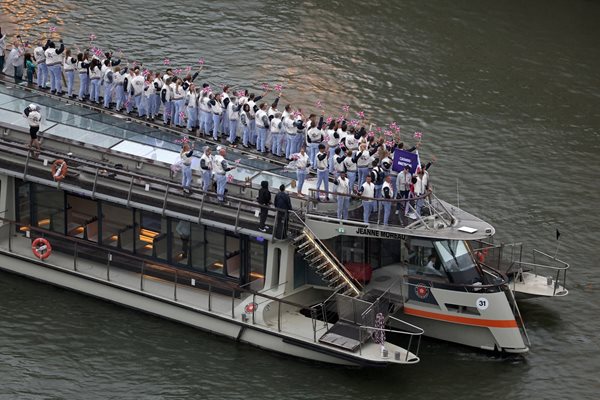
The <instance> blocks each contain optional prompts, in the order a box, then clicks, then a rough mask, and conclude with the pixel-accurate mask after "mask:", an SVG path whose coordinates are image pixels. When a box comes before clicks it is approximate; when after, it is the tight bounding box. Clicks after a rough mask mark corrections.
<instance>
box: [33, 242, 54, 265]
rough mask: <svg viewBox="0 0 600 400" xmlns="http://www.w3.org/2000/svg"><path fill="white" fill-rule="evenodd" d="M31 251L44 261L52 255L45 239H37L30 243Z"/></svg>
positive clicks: (50, 247)
mask: <svg viewBox="0 0 600 400" xmlns="http://www.w3.org/2000/svg"><path fill="white" fill-rule="evenodd" d="M31 251H33V255H35V256H36V257H37V258H39V259H40V260H45V259H46V258H48V257H50V254H52V246H51V245H50V242H49V241H48V240H47V239H44V238H37V239H35V240H34V241H33V243H31Z"/></svg>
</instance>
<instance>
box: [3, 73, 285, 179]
mask: <svg viewBox="0 0 600 400" xmlns="http://www.w3.org/2000/svg"><path fill="white" fill-rule="evenodd" d="M0 82H1V83H3V84H4V83H12V81H11V80H10V79H9V77H8V76H6V75H1V74H0ZM16 87H17V88H18V89H21V90H24V91H26V92H31V93H36V94H41V95H43V96H45V97H48V98H52V99H54V100H59V101H61V100H62V101H64V98H61V97H59V96H56V95H53V94H51V93H49V92H44V91H41V90H38V89H36V88H35V87H19V86H16ZM69 102H70V103H72V104H75V105H77V106H79V107H81V108H85V109H89V110H93V111H97V112H98V113H99V114H107V115H111V116H115V118H122V114H120V113H118V112H116V111H113V110H107V109H104V108H102V107H100V106H95V105H94V104H92V103H83V102H80V101H78V100H69ZM48 107H50V108H52V106H48ZM61 111H62V110H61ZM128 118H129V119H131V120H133V121H135V122H137V123H140V124H150V125H152V126H154V127H155V128H158V129H159V130H160V131H164V132H168V133H170V134H173V135H177V136H178V137H179V138H181V137H190V136H192V135H190V134H189V133H188V132H187V131H185V132H182V131H179V130H177V129H174V128H172V127H165V126H163V125H162V124H160V123H152V122H148V121H146V120H143V119H142V118H140V119H138V118H137V117H135V116H129V117H128ZM60 123H62V122H60ZM63 124H64V123H63ZM2 125H4V124H3V123H2V122H1V121H0V126H2ZM65 125H66V124H65ZM9 127H10V129H14V130H18V129H19V130H22V132H25V130H23V129H22V128H21V127H19V126H16V125H10V126H9ZM120 129H123V128H120ZM56 139H63V138H60V137H57V138H56ZM197 142H205V143H207V144H211V145H215V146H216V145H221V146H227V144H223V143H221V142H219V141H214V140H212V137H202V138H198V140H197ZM237 151H240V152H241V153H242V154H248V155H251V156H253V157H257V158H260V159H263V160H265V161H269V162H270V163H273V164H275V165H277V166H278V167H281V168H285V167H286V166H287V163H285V162H284V161H282V160H276V159H275V160H274V159H271V158H268V157H265V156H264V155H262V154H261V153H259V152H250V151H245V150H243V149H239V148H238V149H237ZM133 157H136V158H139V159H141V157H138V156H133Z"/></svg>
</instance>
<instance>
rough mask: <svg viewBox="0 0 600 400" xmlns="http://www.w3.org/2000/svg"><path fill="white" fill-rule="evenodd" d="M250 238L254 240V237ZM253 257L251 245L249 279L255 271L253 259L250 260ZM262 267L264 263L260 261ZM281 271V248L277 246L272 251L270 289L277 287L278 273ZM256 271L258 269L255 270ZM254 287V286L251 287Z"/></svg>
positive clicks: (264, 249)
mask: <svg viewBox="0 0 600 400" xmlns="http://www.w3.org/2000/svg"><path fill="white" fill-rule="evenodd" d="M252 240H254V238H252ZM263 247H264V248H263V257H265V256H264V253H265V252H266V246H263ZM253 257H254V251H253V250H252V245H251V246H250V265H251V267H250V268H251V272H250V279H252V274H253V272H254V271H255V267H254V264H255V263H254V261H252V258H253ZM262 265H263V268H264V265H265V263H264V262H263V263H262ZM280 271H281V249H279V248H275V250H274V251H273V270H272V275H271V287H270V289H275V288H277V286H279V273H280ZM257 272H258V271H257ZM252 289H254V288H252ZM254 290H260V289H254Z"/></svg>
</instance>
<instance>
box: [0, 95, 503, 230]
mask: <svg viewBox="0 0 600 400" xmlns="http://www.w3.org/2000/svg"><path fill="white" fill-rule="evenodd" d="M30 103H36V104H40V105H41V106H42V115H43V121H42V126H41V129H40V132H41V134H40V136H41V137H43V146H42V147H43V152H42V157H41V159H39V160H34V159H32V158H30V156H29V152H28V151H27V147H26V145H25V144H26V143H28V137H29V136H28V125H27V121H26V119H25V118H23V116H22V110H23V109H24V108H25V107H26V106H27V105H28V104H30ZM0 127H1V128H3V133H4V135H3V136H2V137H1V138H0V149H1V151H0V170H2V171H3V172H5V173H7V174H9V175H12V176H16V177H19V178H25V179H30V180H37V181H38V182H39V183H44V184H47V185H49V186H56V185H57V183H56V182H54V181H53V179H52V177H51V174H50V166H49V165H48V161H49V162H50V163H51V162H52V161H53V159H55V158H63V159H65V160H66V161H67V163H68V164H69V169H70V171H71V174H69V176H67V179H65V181H63V182H62V183H61V186H62V188H63V189H64V190H67V191H72V192H76V193H80V194H84V195H88V196H92V197H99V196H105V197H110V198H111V200H112V201H115V202H119V203H123V204H125V205H128V206H136V207H142V208H145V209H148V210H153V211H156V212H161V213H163V214H164V213H167V212H172V213H175V214H177V215H178V216H180V217H181V216H182V215H185V216H186V219H188V220H190V221H199V220H203V223H206V222H208V220H211V221H212V223H213V224H219V225H226V226H229V227H232V226H233V227H235V229H236V230H238V229H245V230H249V231H252V232H253V234H258V235H262V236H264V237H266V238H269V239H272V236H271V235H269V234H261V233H258V231H257V228H258V224H257V218H256V216H255V212H256V209H257V207H258V205H257V204H256V201H255V199H256V195H257V191H258V188H259V187H260V182H261V181H265V180H266V181H268V182H269V185H270V188H271V190H272V191H273V193H275V192H276V188H278V187H279V186H280V185H282V184H283V185H285V187H286V190H287V191H288V193H289V194H290V196H291V198H292V205H293V208H294V209H295V210H296V211H297V214H298V215H299V216H300V217H301V218H303V219H304V221H305V222H306V224H307V225H308V226H309V227H310V228H311V229H312V230H313V231H314V232H315V233H316V234H317V236H319V237H321V238H323V239H327V238H330V237H333V236H337V235H353V236H368V237H380V238H390V239H392V238H395V237H397V236H396V235H409V236H421V237H429V238H439V239H456V240H478V239H484V238H487V237H490V236H492V235H493V234H494V228H493V227H492V226H491V225H490V224H488V223H486V222H485V221H482V220H481V219H479V218H477V217H475V216H474V215H472V214H469V213H467V212H465V211H463V210H461V209H459V208H457V207H454V206H452V205H450V204H448V203H446V202H444V201H442V200H439V199H438V198H437V197H436V196H435V195H432V196H430V197H429V198H428V199H427V200H426V207H425V208H426V209H427V210H428V213H429V215H428V216H426V217H417V218H416V219H414V220H413V219H408V218H406V217H403V216H397V215H395V214H393V215H392V217H391V219H390V224H389V225H388V226H384V225H383V222H382V219H383V218H382V217H383V213H382V212H381V213H380V212H378V211H376V212H375V213H373V215H372V216H371V218H370V220H369V224H365V223H364V222H363V220H362V207H361V200H360V199H358V198H356V197H355V198H353V199H352V201H351V206H350V210H351V211H350V215H349V218H348V220H344V221H342V220H339V219H337V217H336V203H335V202H334V201H330V202H326V201H318V200H316V199H315V196H314V187H315V181H316V179H314V178H310V177H309V179H308V180H307V183H306V185H305V192H306V193H307V194H309V196H308V197H307V198H304V199H303V198H300V197H298V196H296V195H295V193H296V190H295V178H296V175H295V173H294V172H293V171H289V170H287V169H286V168H285V166H286V163H284V162H282V159H278V158H276V157H272V156H265V155H264V154H260V153H258V152H254V151H252V150H247V149H240V148H231V147H229V148H228V154H227V156H226V158H227V159H228V160H229V161H230V163H234V164H236V165H237V168H236V169H234V170H232V171H231V174H230V176H229V178H230V183H229V184H228V196H227V198H228V200H229V201H228V203H227V204H225V205H218V204H215V203H212V202H211V201H210V200H211V199H214V194H209V195H208V196H204V194H203V193H201V191H200V190H199V185H198V184H197V182H196V181H194V184H193V186H195V187H196V189H197V190H195V194H193V195H191V196H184V195H183V193H181V191H180V190H179V180H177V179H174V177H173V176H172V172H171V169H170V166H171V164H172V163H173V162H175V160H176V159H177V158H178V155H179V151H180V148H181V143H182V140H189V141H190V145H192V146H193V148H194V149H196V150H198V153H199V154H200V153H201V151H202V148H203V147H204V146H207V145H208V146H215V145H217V144H220V145H223V146H227V144H226V142H220V143H217V142H214V141H213V140H212V139H207V138H204V137H201V138H196V137H193V136H189V134H188V133H187V132H186V131H180V130H176V129H171V128H166V127H163V126H162V125H159V124H154V123H148V122H146V121H142V120H139V121H138V120H136V119H135V118H131V119H128V118H125V117H124V116H123V115H120V114H117V113H113V112H110V111H107V110H104V109H102V108H98V107H94V106H90V105H89V104H82V103H79V102H77V101H73V100H67V99H64V98H60V97H57V96H52V95H50V94H48V93H46V92H39V91H37V90H32V89H29V88H26V87H23V86H18V85H14V84H0ZM44 159H46V160H47V161H44ZM283 161H285V160H283ZM192 168H193V170H194V171H195V173H197V172H198V169H199V158H198V157H194V160H193V163H192ZM331 187H333V185H332V186H331ZM331 190H332V191H333V189H331ZM380 201H381V200H380ZM392 202H393V203H395V204H393V205H392V207H393V209H396V207H395V206H396V204H397V203H398V202H399V200H392ZM269 222H270V223H271V224H274V223H275V222H274V220H273V219H270V221H269Z"/></svg>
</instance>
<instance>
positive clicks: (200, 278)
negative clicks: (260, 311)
mask: <svg viewBox="0 0 600 400" xmlns="http://www.w3.org/2000/svg"><path fill="white" fill-rule="evenodd" d="M0 221H2V222H4V223H7V224H10V225H15V226H17V227H27V228H29V230H30V231H32V232H36V233H40V234H43V235H44V236H51V237H59V238H60V239H61V240H63V241H64V240H66V241H68V242H71V243H76V244H78V245H84V246H87V247H91V248H94V249H97V250H102V251H105V252H107V253H109V254H112V255H118V256H120V257H124V258H127V259H130V260H135V261H139V262H143V263H150V264H152V265H156V266H159V267H160V268H164V269H167V270H169V271H171V272H175V271H178V272H179V273H185V274H186V275H188V276H190V277H194V279H196V280H197V281H199V282H201V283H204V284H207V285H211V286H212V287H217V288H219V289H226V290H232V289H234V290H237V291H239V292H244V293H248V294H255V295H259V296H262V297H265V298H267V299H269V300H273V301H281V302H283V303H285V304H288V305H291V306H294V307H300V308H305V306H304V305H302V304H299V303H294V302H291V301H288V300H283V299H279V298H277V297H273V296H270V295H266V294H263V293H260V292H257V291H255V290H252V289H247V288H242V287H240V286H239V285H237V284H236V285H231V284H224V282H223V281H221V280H216V279H213V278H212V277H210V276H209V275H206V274H201V273H198V272H194V271H189V270H187V269H182V268H176V267H173V266H171V265H169V264H166V263H164V262H161V261H158V260H153V259H148V258H143V257H139V256H136V255H133V254H129V253H127V252H124V251H120V250H115V249H113V248H106V247H103V246H100V245H99V244H97V243H94V242H90V241H87V240H84V239H80V238H76V237H71V236H66V235H61V234H59V233H56V232H52V231H49V230H45V229H40V228H38V227H35V226H32V225H28V224H22V223H20V222H17V221H13V220H10V219H7V218H2V217H0ZM113 262H114V259H113ZM113 267H114V265H113Z"/></svg>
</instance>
